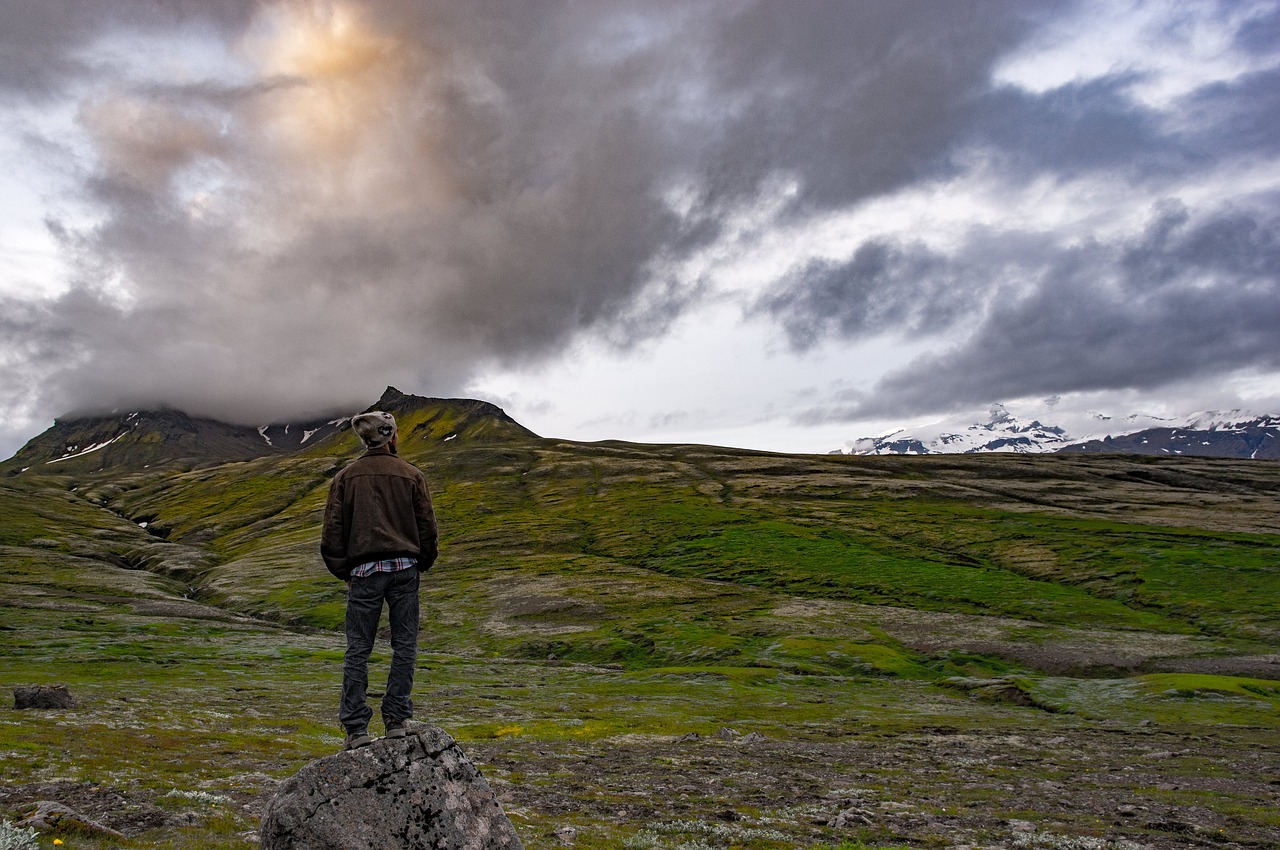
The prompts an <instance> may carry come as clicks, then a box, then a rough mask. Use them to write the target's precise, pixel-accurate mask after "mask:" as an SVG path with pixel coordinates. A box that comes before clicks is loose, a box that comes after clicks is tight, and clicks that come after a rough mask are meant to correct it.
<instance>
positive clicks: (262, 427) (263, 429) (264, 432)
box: [258, 425, 275, 447]
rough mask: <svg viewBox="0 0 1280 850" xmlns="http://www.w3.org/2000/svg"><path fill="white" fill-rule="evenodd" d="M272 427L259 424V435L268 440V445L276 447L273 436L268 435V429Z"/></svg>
mask: <svg viewBox="0 0 1280 850" xmlns="http://www.w3.org/2000/svg"><path fill="white" fill-rule="evenodd" d="M270 427H271V426H270V425H259V426H258V436H259V437H261V438H262V439H264V440H266V441H267V445H268V446H272V447H274V446H275V443H273V442H271V438H270V437H268V436H267V429H268V428H270Z"/></svg>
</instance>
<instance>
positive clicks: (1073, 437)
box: [0, 385, 1280, 460]
mask: <svg viewBox="0 0 1280 850" xmlns="http://www.w3.org/2000/svg"><path fill="white" fill-rule="evenodd" d="M386 390H396V391H397V392H402V394H403V395H405V396H409V397H412V398H418V399H422V400H425V401H442V402H480V403H484V404H490V405H493V406H494V407H496V408H498V409H499V410H501V411H502V412H503V413H504V414H505V415H507V416H508V417H509V418H510V419H512V421H514V422H516V423H517V424H518V425H520V426H521V427H523V428H525V429H527V430H529V431H532V432H533V433H535V434H537V435H538V436H539V437H543V438H547V439H556V440H570V441H574V442H584V443H592V442H606V441H620V442H633V443H639V444H648V445H682V444H698V445H708V446H714V447H717V448H731V449H746V450H751V451H764V452H778V453H782V454H833V453H836V452H841V453H856V452H855V451H853V450H854V449H855V448H856V444H858V443H862V442H864V441H867V440H875V439H884V438H888V437H890V436H894V437H898V438H899V439H925V440H928V439H930V435H933V434H934V433H935V432H937V433H943V432H946V431H948V430H950V431H954V430H957V429H962V428H965V427H969V426H980V425H982V424H983V422H984V419H983V417H982V416H980V415H977V414H978V411H977V410H975V411H971V413H972V414H974V415H973V416H972V417H971V418H968V419H966V418H964V416H963V414H961V415H959V416H951V417H942V418H937V419H932V420H930V421H926V422H915V423H910V424H900V425H897V426H892V427H890V428H888V429H886V430H884V431H882V432H879V433H867V434H863V435H862V436H861V437H857V438H853V439H850V440H848V443H850V445H847V446H842V447H841V446H833V447H831V448H827V449H815V450H807V449H784V448H777V447H774V446H765V445H746V444H733V443H726V442H718V441H712V440H706V439H698V438H691V439H671V440H662V439H658V440H637V439H631V438H628V437H619V436H593V437H590V438H583V437H575V436H570V435H565V434H557V433H548V432H544V431H541V430H539V429H538V428H537V427H533V426H532V425H530V424H529V423H528V422H526V421H524V420H523V419H521V418H520V417H519V416H516V415H513V414H512V413H511V411H509V410H507V409H506V408H505V407H504V406H503V405H501V404H498V403H497V402H494V401H491V400H489V399H484V398H477V397H468V396H454V397H440V396H423V395H419V394H417V393H409V392H403V391H401V390H399V389H398V388H396V387H392V386H390V385H388V386H387V388H386ZM384 392H385V391H384ZM382 395H383V394H381V393H380V394H379V396H378V398H377V399H373V400H371V401H370V402H369V403H368V404H365V405H361V406H359V407H357V408H355V409H351V410H347V409H345V408H344V409H337V408H335V409H334V410H332V411H331V412H330V413H327V414H319V415H317V416H313V417H306V418H303V419H296V420H290V421H282V420H276V421H270V422H255V421H248V422H242V421H236V420H233V419H228V418H224V417H219V416H217V415H216V413H193V412H191V411H186V410H182V409H180V408H177V407H173V406H171V405H154V406H141V407H136V408H134V407H124V408H117V409H115V410H111V411H103V412H100V413H93V412H83V411H81V412H75V413H70V414H67V415H64V416H59V417H55V419H54V421H53V422H51V423H50V424H49V425H48V426H47V427H46V428H43V429H41V430H40V431H38V432H36V433H34V434H31V435H30V436H29V437H27V438H26V439H24V440H23V441H22V442H21V443H17V444H15V445H14V447H13V448H12V449H10V450H8V451H4V452H2V453H0V460H8V459H11V458H13V457H14V456H15V455H16V454H17V453H18V452H19V451H20V450H21V448H22V447H23V446H25V445H26V444H27V443H28V442H30V441H31V440H33V439H35V438H37V437H39V436H40V435H42V434H44V433H45V432H46V431H48V430H49V429H50V428H52V427H54V426H55V425H56V424H58V423H66V422H74V421H76V420H79V419H109V418H115V417H119V416H130V415H135V414H140V413H164V412H172V413H179V414H182V415H184V416H190V417H192V418H195V419H204V420H208V421H213V422H218V423H221V424H225V425H233V426H236V427H243V428H250V429H255V428H264V427H272V426H275V427H292V426H294V425H308V424H318V423H321V422H324V423H330V424H331V423H332V422H333V421H336V420H337V419H341V418H343V417H346V416H352V415H354V414H356V413H359V412H360V411H362V410H365V409H367V408H369V407H371V406H373V405H374V404H376V402H377V401H378V400H379V399H380V398H381V397H382ZM1046 401H1054V400H1046ZM1057 405H1058V402H1057V401H1054V403H1053V404H1052V405H1048V406H1049V407H1050V408H1056V407H1057ZM986 407H987V408H988V412H989V414H994V413H995V411H996V409H1002V410H1003V411H1007V412H1008V413H1009V414H1010V415H1011V416H1013V417H1014V418H1016V419H1019V420H1024V421H1026V422H1030V421H1033V420H1034V421H1039V422H1041V424H1043V425H1045V426H1050V427H1061V423H1062V422H1071V423H1073V424H1074V425H1075V427H1077V428H1078V427H1079V423H1080V422H1083V421H1093V422H1099V421H1102V419H1103V418H1104V417H1105V419H1106V420H1114V421H1115V422H1116V424H1117V425H1119V424H1120V423H1121V422H1124V421H1131V422H1133V421H1134V420H1137V422H1136V424H1134V425H1133V426H1132V427H1130V428H1128V429H1125V430H1115V431H1107V430H1106V429H1105V428H1103V429H1101V430H1099V429H1092V430H1086V431H1083V432H1082V431H1081V430H1075V431H1073V430H1072V429H1071V428H1066V429H1064V430H1065V442H1064V446H1066V445H1077V444H1083V443H1086V442H1088V441H1090V440H1096V439H1101V438H1102V436H1103V434H1104V432H1105V433H1107V434H1110V435H1112V436H1121V435H1125V434H1131V433H1135V432H1138V431H1143V430H1148V429H1152V428H1159V427H1172V426H1173V425H1176V424H1177V423H1180V422H1189V421H1191V420H1194V419H1195V418H1197V417H1201V416H1205V415H1208V416H1213V417H1221V416H1230V415H1232V414H1241V415H1242V416H1241V417H1240V418H1234V417H1233V419H1232V421H1237V422H1244V421H1251V420H1254V419H1267V418H1272V419H1280V414H1277V413H1270V412H1268V411H1264V410H1245V409H1241V408H1234V409H1231V410H1197V411H1188V412H1185V413H1182V414H1180V415H1171V416H1167V417H1163V416H1152V415H1148V414H1142V413H1140V412H1136V411H1135V412H1129V413H1124V414H1115V415H1107V414H1102V413H1101V412H1099V411H1084V410H1064V411H1061V413H1062V414H1063V416H1062V417H1060V418H1059V419H1058V420H1056V421H1055V420H1054V419H1053V418H1052V416H1051V415H1050V416H1046V415H1045V413H1044V410H1045V402H1042V403H1041V405H1039V406H1038V408H1039V409H1038V410H1024V411H1022V412H1019V410H1018V407H1019V406H1018V405H1016V404H1005V403H1001V402H994V403H992V404H991V405H988V406H986ZM329 416H333V417H334V419H332V420H331V419H328V418H327V417H329ZM1159 423H1168V424H1166V425H1161V424H1159ZM1215 427H1216V426H1215ZM1055 451H1056V449H1055Z"/></svg>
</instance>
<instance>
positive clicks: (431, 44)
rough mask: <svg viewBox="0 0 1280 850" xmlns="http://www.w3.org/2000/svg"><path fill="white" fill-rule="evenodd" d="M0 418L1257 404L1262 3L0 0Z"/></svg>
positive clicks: (579, 421)
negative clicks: (404, 405) (393, 402)
mask: <svg viewBox="0 0 1280 850" xmlns="http://www.w3.org/2000/svg"><path fill="white" fill-rule="evenodd" d="M0 15H2V19H3V21H4V27H3V28H2V29H0V115H2V116H3V118H2V120H0V153H2V155H3V161H4V162H5V164H6V167H5V168H4V169H3V170H2V171H0V454H2V455H3V456H6V457H7V456H8V455H9V454H11V453H12V452H13V451H14V450H16V448H17V447H18V446H19V445H21V443H22V442H23V441H24V440H26V439H27V438H29V437H31V436H34V435H35V434H36V433H38V432H39V431H41V430H43V429H44V428H45V427H47V426H48V425H49V424H50V423H51V422H52V419H53V417H55V416H60V415H63V414H66V413H68V412H72V411H106V410H112V409H132V408H137V407H143V406H154V405H158V404H168V405H172V406H176V407H179V408H182V409H185V410H188V411H190V412H193V413H199V414H207V415H214V416H218V417H220V418H224V419H234V420H239V421H243V422H246V423H251V424H256V423H262V422H266V421H269V420H274V421H280V420H285V419H290V418H295V417H302V416H308V415H313V414H318V413H327V412H330V411H334V410H335V409H354V408H359V407H363V406H365V405H366V404H368V403H369V402H371V401H372V400H374V399H376V398H377V396H378V395H379V394H380V393H381V391H382V388H383V387H384V386H386V385H388V384H392V385H395V386H397V387H398V388H399V389H401V390H403V391H405V392H412V393H417V394H420V395H430V396H473V397H481V398H487V399H489V400H492V401H495V402H497V403H499V404H501V405H503V406H504V407H505V408H506V409H507V410H508V412H509V413H511V414H512V415H514V416H515V417H516V418H517V419H519V420H520V421H522V422H523V423H525V424H526V425H528V426H530V427H532V428H533V429H534V430H536V431H538V432H540V433H543V434H546V435H549V436H561V437H575V438H580V439H604V438H625V439H636V440H650V441H676V440H700V441H704V442H714V443H721V444H730V445H745V446H753V447H760V448H774V449H781V450H788V451H827V450H829V449H835V448H841V447H843V446H845V445H848V444H849V443H851V442H852V441H853V440H854V439H856V438H857V437H861V436H866V435H867V434H869V433H872V432H875V431H877V430H883V429H884V428H885V427H887V426H888V425H890V424H894V423H901V424H907V423H911V422H926V421H929V420H930V419H936V418H938V417H940V416H946V415H955V414H957V413H961V412H964V411H968V410H980V409H983V408H985V407H986V406H988V405H989V404H991V403H992V402H1004V403H1006V404H1009V405H1011V407H1015V408H1016V406H1017V405H1019V404H1021V405H1024V406H1026V407H1027V408H1028V409H1031V408H1034V407H1035V406H1036V405H1041V406H1043V404H1044V402H1043V400H1044V399H1050V398H1052V399H1057V402H1056V404H1057V406H1058V409H1061V410H1066V409H1072V410H1084V409H1106V410H1107V411H1109V412H1113V413H1115V414H1123V413H1128V412H1135V411H1138V410H1141V411H1142V412H1147V413H1161V412H1164V413H1169V414H1175V413H1189V412H1192V411H1195V410H1200V409H1206V408H1210V407H1224V406H1243V407H1249V408H1253V409H1257V410H1266V411H1267V412H1280V230H1278V229H1277V225H1278V224H1280V3H1277V2H1274V0H1268V2H1249V0H1224V2H1221V3H1212V2H1192V1H1191V0H1186V1H1185V2H1172V0H1170V2H1150V3H1146V2H1122V0H1099V2H1074V3H1073V2H1064V1H1063V0H1053V2H1023V0H1018V2H1007V3H1006V2H998V0H983V2H961V0H936V2H927V0H920V2H907V3H904V2H900V0H884V2H879V1H877V2H872V0H833V1H832V2H817V0H814V2H809V0H801V2H782V0H770V1H769V2H739V0H705V1H703V0H670V2H664V0H635V2H625V1H624V0H618V1H617V2H613V0H587V1H586V2H571V0H563V2H556V0H539V2H528V3H510V2H507V0H465V1H463V0H438V2H432V1H431V0H360V2H357V0H281V1H280V2H270V0H57V2H54V0H49V2H38V3H36V2H29V0H0Z"/></svg>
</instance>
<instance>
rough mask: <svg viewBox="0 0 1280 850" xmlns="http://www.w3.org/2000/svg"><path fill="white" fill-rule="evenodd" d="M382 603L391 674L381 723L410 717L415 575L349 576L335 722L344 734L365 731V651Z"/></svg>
mask: <svg viewBox="0 0 1280 850" xmlns="http://www.w3.org/2000/svg"><path fill="white" fill-rule="evenodd" d="M383 600H386V603H387V610H388V612H389V613H390V615H391V671H390V672H389V673H388V674H387V693H386V696H384V697H383V698H382V720H383V721H384V722H386V723H393V722H395V721H397V720H408V719H409V718H410V717H413V700H412V699H411V698H410V696H409V695H410V694H411V693H413V668H414V664H415V663H416V661H417V659H418V571H417V570H416V569H407V570H399V571H397V572H394V573H374V574H373V575H371V576H369V577H368V578H353V579H352V580H351V589H350V590H349V591H348V592H347V654H346V655H345V656H344V657H343V660H342V708H341V710H340V711H339V712H338V720H339V721H341V723H342V725H343V727H344V728H346V730H347V731H348V732H351V731H358V730H363V729H367V728H368V727H369V720H370V719H371V718H372V717H373V709H371V708H369V705H368V703H367V702H365V691H366V690H368V687H369V653H371V652H372V651H373V641H374V639H375V638H376V637H377V634H378V618H379V617H381V616H382V603H383Z"/></svg>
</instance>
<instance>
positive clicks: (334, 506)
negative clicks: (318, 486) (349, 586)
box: [320, 476, 351, 581]
mask: <svg viewBox="0 0 1280 850" xmlns="http://www.w3.org/2000/svg"><path fill="white" fill-rule="evenodd" d="M342 490H343V487H342V477H341V476H335V477H334V479H333V482H332V483H331V484H330V485H329V498H328V499H327V500H326V501H325V503H324V524H323V525H322V526H321V529H320V557H322V558H324V565H325V566H326V567H328V568H329V572H331V573H333V574H334V575H335V576H337V577H338V578H340V579H342V580H343V581H346V580H347V579H349V578H351V570H350V569H348V568H347V567H346V566H345V562H346V559H347V529H346V525H345V523H344V522H343V510H342Z"/></svg>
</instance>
